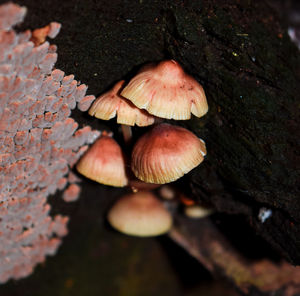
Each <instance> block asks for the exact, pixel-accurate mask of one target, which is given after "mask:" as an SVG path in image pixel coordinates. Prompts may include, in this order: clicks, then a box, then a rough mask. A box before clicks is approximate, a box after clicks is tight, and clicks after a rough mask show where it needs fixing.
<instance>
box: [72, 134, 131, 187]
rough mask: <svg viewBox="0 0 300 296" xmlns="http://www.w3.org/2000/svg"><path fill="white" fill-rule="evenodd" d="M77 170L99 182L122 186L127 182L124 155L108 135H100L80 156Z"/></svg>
mask: <svg viewBox="0 0 300 296" xmlns="http://www.w3.org/2000/svg"><path fill="white" fill-rule="evenodd" d="M76 168H77V171H78V172H79V173H80V174H82V175H84V176H85V177H87V178H89V179H91V180H94V181H96V182H99V183H101V184H105V185H110V186H115V187H123V186H126V185H127V184H128V179H127V176H126V171H125V157H124V155H123V153H122V150H121V147H120V146H119V144H118V143H117V142H116V141H115V140H114V139H113V138H111V137H109V136H101V137H100V138H99V139H98V140H96V142H95V143H94V144H93V145H92V146H91V147H90V149H89V150H87V152H86V153H85V154H84V155H83V156H82V158H81V159H80V160H79V162H78V163H77V165H76Z"/></svg>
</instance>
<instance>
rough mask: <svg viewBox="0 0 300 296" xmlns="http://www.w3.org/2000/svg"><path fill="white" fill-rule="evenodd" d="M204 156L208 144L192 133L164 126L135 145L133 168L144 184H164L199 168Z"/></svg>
mask: <svg viewBox="0 0 300 296" xmlns="http://www.w3.org/2000/svg"><path fill="white" fill-rule="evenodd" d="M205 155H206V147H205V143H204V142H203V141H202V140H201V139H199V138H198V137H197V136H195V135H194V134H193V133H192V132H190V131H189V130H187V129H185V128H182V127H179V126H174V125H170V124H166V123H162V124H160V125H157V126H155V127H154V128H153V129H152V130H151V131H149V132H148V133H146V134H144V135H143V136H142V137H141V138H140V139H139V140H138V141H137V142H136V144H135V146H134V148H133V151H132V157H131V159H132V161H131V168H132V171H133V173H134V174H135V176H136V177H137V178H139V179H141V180H143V181H145V182H148V183H156V184H164V183H169V182H172V181H175V180H177V179H179V178H180V177H182V176H183V175H184V174H186V173H188V172H189V171H190V170H192V169H193V168H195V167H196V166H198V165H199V164H200V163H201V162H202V161H203V159H204V156H205Z"/></svg>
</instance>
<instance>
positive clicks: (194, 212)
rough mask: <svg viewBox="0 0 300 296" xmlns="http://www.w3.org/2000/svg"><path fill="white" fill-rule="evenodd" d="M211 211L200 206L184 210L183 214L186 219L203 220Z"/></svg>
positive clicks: (188, 207) (192, 206)
mask: <svg viewBox="0 0 300 296" xmlns="http://www.w3.org/2000/svg"><path fill="white" fill-rule="evenodd" d="M213 212H214V211H213V209H212V208H209V207H205V206H200V205H191V206H186V207H185V208H184V213H185V215H186V216H187V217H189V218H193V219H200V218H205V217H207V216H209V215H211V214H212V213H213Z"/></svg>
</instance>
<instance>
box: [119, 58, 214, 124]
mask: <svg viewBox="0 0 300 296" xmlns="http://www.w3.org/2000/svg"><path fill="white" fill-rule="evenodd" d="M121 95H122V96H123V97H125V98H127V99H128V100H130V101H131V102H132V103H133V104H134V105H136V106H137V107H139V108H140V109H146V110H147V111H148V112H149V113H150V114H153V115H155V116H158V117H161V118H168V119H176V120H186V119H190V117H191V113H192V114H194V115H195V116H197V117H201V116H203V115H204V114H206V113H207V111H208V105H207V101H206V96H205V93H204V90H203V88H202V86H201V85H200V84H199V83H198V82H197V81H196V80H195V79H194V78H193V77H191V76H189V75H188V74H186V73H185V72H184V71H183V69H182V68H181V66H180V65H179V64H178V63H177V62H176V61H174V60H167V61H162V62H160V63H159V64H157V65H156V64H154V65H153V64H150V65H147V66H146V67H144V68H142V69H141V71H140V72H139V73H138V74H137V75H136V76H135V77H134V78H133V79H131V80H130V82H129V84H128V85H127V86H126V87H125V88H124V89H123V90H122V91H121Z"/></svg>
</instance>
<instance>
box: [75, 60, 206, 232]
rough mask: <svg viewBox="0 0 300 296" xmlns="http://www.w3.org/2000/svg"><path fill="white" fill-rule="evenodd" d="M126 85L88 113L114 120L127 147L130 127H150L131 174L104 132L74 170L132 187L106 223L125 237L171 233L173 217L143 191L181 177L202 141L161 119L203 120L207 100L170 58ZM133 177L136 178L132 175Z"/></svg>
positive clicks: (199, 156) (200, 154) (202, 151)
mask: <svg viewBox="0 0 300 296" xmlns="http://www.w3.org/2000/svg"><path fill="white" fill-rule="evenodd" d="M124 84H125V81H123V80H122V81H119V82H118V83H116V84H115V86H114V87H113V88H112V90H110V91H108V92H106V93H105V94H103V95H101V96H100V97H98V98H97V99H96V100H95V102H94V103H93V105H92V106H91V108H90V110H89V114H90V115H91V116H95V117H97V118H99V119H102V120H109V119H112V118H114V117H115V116H116V117H117V123H119V124H121V125H122V132H123V136H124V141H125V143H126V144H129V143H130V142H131V139H132V131H131V126H134V125H137V126H139V127H143V126H149V125H152V124H154V127H153V128H152V129H151V130H150V131H149V132H147V133H145V134H144V135H143V136H142V137H141V138H140V139H138V140H137V142H136V143H135V144H134V146H133V149H132V154H131V161H130V165H128V167H131V171H130V172H128V170H127V169H126V157H125V155H124V153H123V152H122V150H121V147H120V146H119V144H117V142H116V141H114V140H113V139H112V138H111V136H109V135H108V134H107V133H102V136H101V137H100V138H99V139H98V140H97V141H96V142H95V143H94V144H93V146H92V147H91V148H90V150H88V151H87V153H86V154H85V155H84V156H83V157H82V159H81V160H80V161H79V163H78V164H77V170H78V171H79V172H80V173H81V174H83V175H84V176H86V177H88V178H90V179H92V180H95V181H97V182H99V183H102V184H106V185H111V186H117V187H123V186H127V185H128V184H133V183H134V186H132V187H133V188H132V189H133V191H134V192H135V193H132V194H130V195H127V196H126V197H124V198H123V199H121V200H119V201H118V202H117V203H116V204H115V205H114V207H113V208H112V209H111V211H110V213H109V215H108V220H109V222H110V224H111V225H112V226H113V227H114V228H116V229H117V230H119V231H121V232H125V233H127V234H131V235H138V236H152V235H158V234H162V233H164V232H167V231H168V230H169V228H170V227H171V224H172V222H171V216H170V214H169V213H168V212H167V211H166V210H165V209H164V207H163V206H157V205H158V204H159V200H158V199H155V197H154V196H153V194H152V193H150V192H149V191H148V192H145V190H147V189H148V188H149V189H148V190H150V189H152V188H153V186H159V185H156V184H165V183H169V182H173V181H175V180H177V179H179V178H180V177H182V176H183V175H184V174H187V173H188V172H189V171H191V170H192V169H193V168H195V167H197V166H198V165H199V164H200V163H201V162H202V161H203V160H204V156H205V155H206V147H205V143H204V141H203V140H201V139H199V138H198V137H197V136H196V135H194V134H193V133H192V132H191V131H189V130H187V129H185V128H182V127H179V126H176V125H171V124H168V123H161V121H162V120H163V119H164V118H165V119H174V120H188V119H190V118H191V115H192V114H193V115H195V116H197V117H201V116H203V115H204V114H206V113H207V111H208V105H207V100H206V96H205V93H204V90H203V88H202V86H201V85H200V84H199V83H198V82H197V81H196V80H195V79H194V78H193V77H191V76H190V75H188V74H186V73H185V72H184V70H183V69H182V67H181V66H180V65H179V64H178V63H177V62H176V61H174V60H166V61H162V62H160V63H158V64H149V65H146V66H145V67H143V68H142V69H141V70H140V72H139V73H138V74H137V75H136V76H135V77H134V78H132V79H131V80H130V81H129V83H128V84H127V85H126V86H125V87H124ZM158 118H161V119H160V120H158ZM157 122H158V123H157ZM155 123H156V124H155ZM132 173H133V174H134V176H135V177H136V178H137V179H133V178H132V177H130V176H131V175H132ZM122 211H123V212H122ZM154 211H157V212H154ZM160 215H161V216H160ZM129 217H130V222H129V221H128V220H127V219H128V218H129ZM159 217H160V218H159ZM158 221H164V222H158ZM164 223H165V224H164ZM143 225H145V227H144V226H143ZM156 226H157V227H156ZM132 227H133V228H132ZM143 228H145V232H143V231H142V230H141V229H143ZM155 228H157V229H156V230H155Z"/></svg>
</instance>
